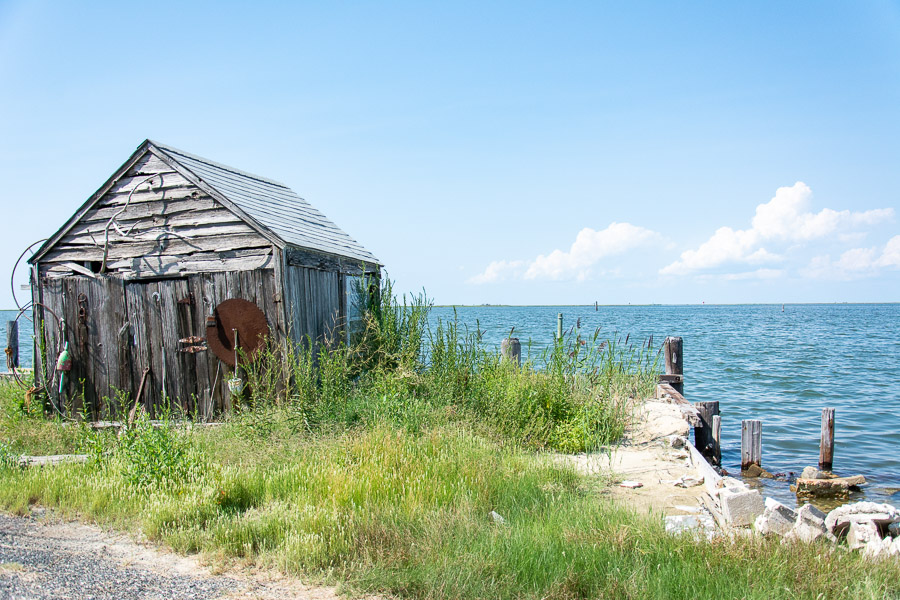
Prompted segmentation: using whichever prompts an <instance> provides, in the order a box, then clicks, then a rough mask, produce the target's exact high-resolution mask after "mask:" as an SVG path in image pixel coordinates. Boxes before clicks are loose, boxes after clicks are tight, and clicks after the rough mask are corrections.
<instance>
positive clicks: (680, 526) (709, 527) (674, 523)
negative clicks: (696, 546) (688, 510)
mask: <svg viewBox="0 0 900 600" xmlns="http://www.w3.org/2000/svg"><path fill="white" fill-rule="evenodd" d="M666 533H670V534H672V535H680V534H682V533H693V534H694V535H704V536H706V537H707V538H712V537H713V536H714V535H715V533H716V522H715V521H714V520H713V518H712V517H711V516H710V515H708V514H699V515H670V516H668V517H666Z"/></svg>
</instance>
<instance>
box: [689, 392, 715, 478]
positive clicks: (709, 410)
mask: <svg viewBox="0 0 900 600" xmlns="http://www.w3.org/2000/svg"><path fill="white" fill-rule="evenodd" d="M694 408H696V409H697V413H698V414H699V415H700V424H699V425H695V426H694V446H696V447H697V450H699V451H700V454H702V455H703V456H704V458H706V460H707V461H709V462H710V463H714V461H715V456H716V452H715V448H716V444H715V441H714V434H713V432H714V429H715V428H714V426H713V417H715V416H716V415H718V414H719V403H718V402H717V401H712V402H695V403H694Z"/></svg>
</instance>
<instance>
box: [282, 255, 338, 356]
mask: <svg viewBox="0 0 900 600" xmlns="http://www.w3.org/2000/svg"><path fill="white" fill-rule="evenodd" d="M343 278H344V276H343V275H341V274H340V273H337V272H334V271H320V270H318V269H310V268H306V267H297V266H292V265H287V266H285V268H284V301H285V311H286V313H287V321H288V324H289V326H290V333H291V339H293V341H294V342H295V343H301V342H302V343H305V342H306V337H307V336H309V339H311V340H312V341H314V342H328V341H332V340H340V339H341V338H340V336H341V335H343V324H344V318H345V315H346V308H345V294H343V293H342V292H343V281H344V279H343Z"/></svg>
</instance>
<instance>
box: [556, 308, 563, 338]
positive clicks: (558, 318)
mask: <svg viewBox="0 0 900 600" xmlns="http://www.w3.org/2000/svg"><path fill="white" fill-rule="evenodd" d="M556 339H558V340H561V339H562V313H557V315H556Z"/></svg>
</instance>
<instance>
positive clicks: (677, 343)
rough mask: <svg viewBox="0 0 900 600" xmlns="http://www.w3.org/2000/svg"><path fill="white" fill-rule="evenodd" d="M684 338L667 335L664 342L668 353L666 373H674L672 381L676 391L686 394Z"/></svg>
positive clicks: (666, 353)
mask: <svg viewBox="0 0 900 600" xmlns="http://www.w3.org/2000/svg"><path fill="white" fill-rule="evenodd" d="M683 347H684V345H683V340H682V339H681V338H680V337H671V336H670V337H667V338H666V341H665V342H663V348H664V352H665V355H666V375H673V376H677V377H673V378H672V379H671V381H670V383H671V384H672V387H673V388H675V391H676V392H678V393H679V394H681V395H682V396H683V395H684V379H683V378H684V364H683V361H682V359H683V358H684V357H683Z"/></svg>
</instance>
